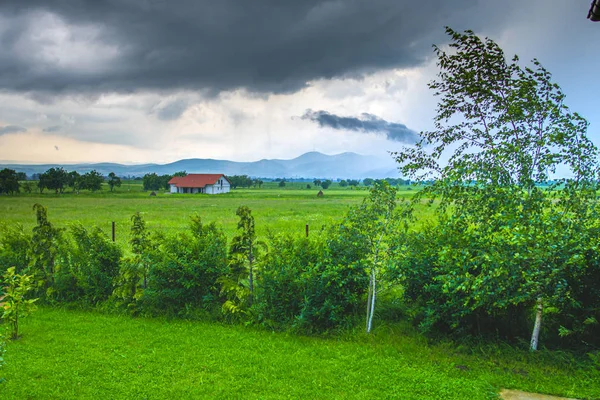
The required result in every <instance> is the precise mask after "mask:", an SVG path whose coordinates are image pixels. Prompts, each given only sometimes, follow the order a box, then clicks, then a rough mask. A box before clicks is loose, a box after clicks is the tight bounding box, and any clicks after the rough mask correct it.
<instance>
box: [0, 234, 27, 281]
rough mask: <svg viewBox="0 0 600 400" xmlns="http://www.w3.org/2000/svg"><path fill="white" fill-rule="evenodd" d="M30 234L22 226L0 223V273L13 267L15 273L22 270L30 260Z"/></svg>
mask: <svg viewBox="0 0 600 400" xmlns="http://www.w3.org/2000/svg"><path fill="white" fill-rule="evenodd" d="M30 249H31V236H30V235H27V234H26V233H25V231H24V230H23V226H22V225H20V224H17V225H15V226H9V225H4V224H2V225H0V275H1V274H4V272H5V271H6V270H7V269H8V268H10V267H15V270H16V272H17V273H21V272H24V271H25V270H26V269H27V267H28V266H29V264H30V262H31V252H30Z"/></svg>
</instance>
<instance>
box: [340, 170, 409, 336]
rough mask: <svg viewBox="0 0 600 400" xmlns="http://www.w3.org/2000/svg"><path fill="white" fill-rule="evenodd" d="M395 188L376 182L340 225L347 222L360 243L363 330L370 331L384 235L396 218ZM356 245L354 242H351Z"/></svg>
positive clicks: (384, 251)
mask: <svg viewBox="0 0 600 400" xmlns="http://www.w3.org/2000/svg"><path fill="white" fill-rule="evenodd" d="M395 209H396V189H395V188H392V187H391V186H390V185H389V184H388V183H387V182H385V181H383V182H377V183H375V185H374V186H373V188H372V189H371V190H370V195H369V197H368V198H366V199H365V200H364V201H363V202H362V204H361V205H360V206H358V207H356V208H353V209H351V211H350V212H349V214H348V217H347V218H346V221H345V222H344V224H347V225H348V228H349V230H350V231H351V232H353V233H354V235H353V237H354V238H355V240H356V241H359V242H361V245H362V246H363V247H364V250H365V254H363V259H364V263H365V266H366V268H367V273H368V275H369V288H368V291H367V293H368V297H367V316H366V330H367V333H369V332H371V329H372V327H373V316H374V314H375V304H376V299H377V293H378V290H379V287H378V282H379V278H380V277H381V276H382V274H383V273H384V271H385V270H386V269H387V263H388V262H389V259H390V258H389V252H388V250H389V246H388V235H389V234H390V233H391V232H393V231H394V227H395V225H396V224H395V222H396V221H397V214H396V213H395V212H394V211H395ZM355 245H356V244H355Z"/></svg>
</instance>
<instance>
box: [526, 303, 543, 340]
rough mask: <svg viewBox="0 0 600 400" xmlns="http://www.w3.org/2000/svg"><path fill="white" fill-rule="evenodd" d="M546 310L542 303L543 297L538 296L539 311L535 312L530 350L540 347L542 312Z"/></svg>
mask: <svg viewBox="0 0 600 400" xmlns="http://www.w3.org/2000/svg"><path fill="white" fill-rule="evenodd" d="M543 312H544V305H543V303H542V298H541V297H538V299H537V311H536V313H535V324H534V325H533V332H532V333H531V345H530V347H529V349H530V350H532V351H535V350H537V348H538V343H539V338H540V329H541V327H542V313H543Z"/></svg>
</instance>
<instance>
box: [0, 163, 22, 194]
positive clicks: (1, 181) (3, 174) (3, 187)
mask: <svg viewBox="0 0 600 400" xmlns="http://www.w3.org/2000/svg"><path fill="white" fill-rule="evenodd" d="M18 192H19V178H18V177H17V172H16V171H15V170H14V169H9V168H4V169H3V170H1V171H0V194H2V193H6V194H12V193H18Z"/></svg>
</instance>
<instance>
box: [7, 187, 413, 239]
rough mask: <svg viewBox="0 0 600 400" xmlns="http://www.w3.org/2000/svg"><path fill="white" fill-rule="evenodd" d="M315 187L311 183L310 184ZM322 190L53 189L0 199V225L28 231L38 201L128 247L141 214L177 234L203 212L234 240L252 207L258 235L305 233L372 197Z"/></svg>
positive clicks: (64, 219) (59, 220)
mask: <svg viewBox="0 0 600 400" xmlns="http://www.w3.org/2000/svg"><path fill="white" fill-rule="evenodd" d="M311 186H312V184H311ZM412 189H413V188H412V187H402V188H401V189H400V191H399V197H408V196H410V195H412V193H414V191H413V190H412ZM318 191H319V190H318V188H315V187H312V188H311V189H306V183H287V184H286V187H285V188H279V187H277V184H276V183H275V182H273V183H266V184H265V185H264V186H263V188H261V189H236V190H233V191H232V192H230V193H227V194H222V195H202V194H170V193H168V192H158V193H157V196H156V197H151V196H150V195H149V192H144V191H142V187H141V184H140V183H139V181H137V182H132V183H130V182H125V183H124V184H123V185H122V186H121V187H120V188H118V189H117V190H116V191H115V192H113V193H111V192H109V191H108V189H107V188H105V190H103V191H102V192H97V193H89V192H87V191H86V192H83V191H82V192H81V193H80V194H75V193H72V192H71V191H70V189H69V190H67V191H66V192H65V193H63V194H54V193H50V192H48V191H46V192H44V193H43V194H39V193H31V194H23V193H21V194H19V195H15V196H2V197H0V222H4V223H7V224H15V223H19V224H21V225H23V226H24V227H25V229H26V231H29V232H30V231H31V228H33V226H34V225H35V213H34V212H33V210H32V206H33V205H34V204H35V203H39V204H42V205H43V206H45V207H47V208H48V218H49V219H50V221H51V222H52V223H54V224H55V225H56V226H59V227H68V225H69V224H72V223H76V222H80V223H82V224H84V225H85V226H99V227H100V228H102V229H103V230H104V231H105V232H106V233H107V234H108V233H110V231H111V222H112V221H115V224H116V241H117V242H119V243H121V244H123V245H125V244H126V242H127V240H128V238H129V229H130V225H131V223H130V218H131V216H132V215H133V214H134V213H135V212H137V211H139V212H140V213H142V215H143V217H144V219H145V220H146V223H147V226H148V229H150V230H161V231H163V232H165V233H175V232H178V231H182V230H185V229H187V227H188V224H189V217H190V216H191V215H193V214H194V213H198V214H199V215H200V216H201V217H202V220H203V221H205V222H213V221H214V222H217V223H218V224H220V225H221V226H222V227H223V229H224V231H225V233H226V234H227V235H228V236H231V235H232V234H233V233H234V231H235V229H236V226H237V221H238V217H237V216H236V215H235V211H236V210H237V208H238V207H239V206H240V205H247V206H248V207H250V209H251V210H252V214H253V215H254V218H255V220H256V230H257V234H258V235H261V236H264V235H265V234H266V233H267V231H268V230H271V231H273V232H284V231H285V232H298V233H300V234H302V233H303V232H305V227H306V224H308V225H309V230H314V229H320V228H321V227H322V226H323V225H328V224H330V223H331V222H333V221H337V220H339V219H341V218H342V217H343V216H344V215H345V213H346V212H347V210H348V208H349V207H350V206H352V205H356V204H359V203H360V202H361V201H362V199H364V198H365V196H367V194H368V191H367V189H366V188H360V189H356V190H355V189H350V188H338V187H336V186H335V185H333V186H332V187H331V188H330V189H327V190H324V193H325V195H324V196H323V197H322V198H317V193H318Z"/></svg>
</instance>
